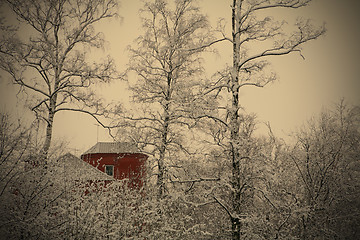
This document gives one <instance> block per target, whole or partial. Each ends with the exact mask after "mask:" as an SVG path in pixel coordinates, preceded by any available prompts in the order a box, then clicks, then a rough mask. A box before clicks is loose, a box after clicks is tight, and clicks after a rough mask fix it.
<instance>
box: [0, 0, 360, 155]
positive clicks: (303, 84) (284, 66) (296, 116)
mask: <svg viewBox="0 0 360 240" xmlns="http://www.w3.org/2000/svg"><path fill="white" fill-rule="evenodd" d="M230 2H231V1H225V0H224V1H218V0H203V1H200V3H201V7H202V10H203V12H204V13H205V14H207V15H208V16H209V18H210V21H211V23H212V24H214V26H215V24H216V21H217V19H219V18H225V19H226V21H227V24H228V25H230V23H231V19H230V17H231V8H230ZM140 6H141V1H140V0H122V1H121V7H120V8H119V14H120V16H121V17H122V18H123V19H122V21H120V19H117V20H116V19H114V20H112V21H110V22H107V23H106V24H104V25H102V26H101V31H102V32H104V34H105V38H106V40H107V41H108V43H107V44H106V50H107V51H108V52H109V53H110V54H111V56H112V57H113V58H114V59H115V61H116V65H117V67H118V69H119V70H124V69H125V68H126V64H127V61H128V52H127V51H126V48H127V46H128V45H129V44H132V41H133V40H134V39H135V38H136V37H137V36H138V35H139V33H141V30H140V19H139V14H138V9H139V7H140ZM359 11H360V1H353V0H343V1H338V0H314V1H313V3H312V4H311V5H310V6H309V7H307V8H304V9H301V10H296V11H294V10H290V11H287V12H286V11H279V12H276V15H277V17H278V18H280V15H281V16H282V15H284V17H285V18H287V19H289V20H291V19H293V17H296V16H304V17H306V18H312V19H314V21H315V23H317V24H319V25H321V24H322V23H323V22H326V28H327V33H326V35H325V36H323V37H321V38H320V39H318V40H316V41H313V42H310V43H308V44H306V45H305V46H304V47H303V55H304V57H305V60H303V59H302V58H301V57H300V56H299V55H298V54H292V55H289V56H286V57H280V58H274V59H271V60H272V62H273V69H274V71H275V72H276V73H277V75H278V76H279V80H278V81H277V82H275V83H273V84H271V85H268V86H267V87H266V88H262V89H254V88H246V89H245V90H243V91H242V96H241V101H242V103H243V105H244V106H245V107H246V110H247V112H255V113H256V114H257V115H258V120H259V121H260V122H261V121H269V122H270V123H271V125H272V128H273V131H274V132H275V134H277V135H279V136H286V135H287V134H289V133H290V132H291V131H292V130H295V129H296V128H297V127H300V125H301V124H302V123H304V122H305V121H306V119H308V118H309V117H311V116H312V115H314V114H316V113H318V112H319V111H320V110H321V109H322V107H324V106H330V105H331V104H333V103H336V102H338V101H339V100H340V98H341V97H345V98H346V99H347V100H348V101H350V102H352V103H356V104H360V79H359V77H358V74H359V72H360V64H359V60H358V57H359V55H360V46H359V43H360V28H359V26H358V24H359V23H360V15H359V14H358V13H359ZM226 48H227V49H228V51H226V50H223V49H226ZM220 50H221V51H220V52H219V54H218V55H216V56H215V55H214V56H212V57H209V58H208V59H205V62H206V64H207V67H208V68H209V69H211V70H214V69H217V70H220V67H221V66H224V64H225V63H228V64H230V63H231V54H230V51H229V50H231V46H229V45H227V46H220ZM209 74H211V73H209ZM0 81H4V79H3V78H0ZM3 83H4V82H3ZM3 83H2V84H1V85H0V87H1V88H2V89H1V88H0V100H1V101H8V102H9V101H15V98H14V97H13V96H14V94H16V92H14V91H13V90H14V89H13V88H11V87H9V86H8V87H7V89H6V90H5V88H4V87H3ZM99 94H102V95H106V96H108V99H109V100H112V101H124V102H126V101H127V100H128V99H127V96H128V93H127V92H126V89H125V85H124V84H123V83H113V84H112V85H110V86H107V87H101V88H99ZM4 99H6V100H4ZM14 111H15V112H16V109H14ZM98 131H99V134H98V140H99V141H108V140H111V139H110V138H109V137H108V136H107V131H105V130H103V129H101V127H99V128H98ZM54 140H55V141H57V140H65V141H68V142H69V147H70V148H69V151H72V152H74V153H76V154H81V153H82V152H84V151H85V150H87V149H88V148H90V147H91V146H92V145H94V144H95V143H96V141H97V126H96V125H95V121H94V120H92V119H91V117H89V116H86V115H83V114H79V113H65V112H60V113H59V114H58V115H57V116H56V117H55V123H54Z"/></svg>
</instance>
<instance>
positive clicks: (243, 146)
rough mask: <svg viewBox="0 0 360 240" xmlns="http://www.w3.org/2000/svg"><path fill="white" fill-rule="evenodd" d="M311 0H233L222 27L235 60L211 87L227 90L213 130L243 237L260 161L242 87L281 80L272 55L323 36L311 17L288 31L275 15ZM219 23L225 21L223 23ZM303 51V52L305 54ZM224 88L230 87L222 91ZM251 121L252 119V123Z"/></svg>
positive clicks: (228, 205)
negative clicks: (254, 169)
mask: <svg viewBox="0 0 360 240" xmlns="http://www.w3.org/2000/svg"><path fill="white" fill-rule="evenodd" d="M309 3H310V0H233V1H232V4H231V14H230V16H231V34H227V33H226V32H225V31H224V30H222V29H219V31H220V33H221V34H222V39H223V41H227V42H229V43H230V45H231V48H232V62H231V64H229V65H230V66H229V67H228V68H227V69H225V70H223V71H219V72H218V73H217V75H218V76H219V77H218V78H216V80H215V81H214V83H213V84H211V85H209V86H208V87H207V93H208V94H214V95H219V92H220V95H221V94H222V95H223V96H225V97H224V99H225V100H227V101H226V102H225V103H224V105H222V106H220V107H219V109H224V110H221V111H219V114H218V116H211V118H212V119H216V121H215V122H216V123H217V124H218V128H217V129H218V131H213V132H212V133H218V134H213V136H214V137H215V138H214V140H215V141H216V142H217V144H218V145H221V146H222V148H224V149H225V150H223V152H224V153H225V154H226V156H225V158H226V159H227V161H228V162H229V164H230V166H231V179H230V180H229V181H230V185H231V188H230V191H231V198H230V199H231V200H230V201H226V199H223V200H222V199H217V201H218V203H219V204H220V205H221V206H222V207H223V208H224V209H225V210H226V212H227V214H228V216H229V220H230V222H231V229H232V230H231V231H232V239H234V240H235V239H236V240H238V239H241V235H242V234H244V226H245V225H244V223H245V221H246V218H247V216H248V213H246V210H247V206H246V204H247V203H248V202H249V201H248V200H247V199H251V196H253V193H251V192H250V191H252V189H253V188H252V179H254V176H253V172H252V170H251V169H252V166H251V165H252V164H253V163H254V161H255V156H256V154H255V153H254V151H253V150H256V144H254V143H253V141H252V140H251V139H252V137H251V133H252V131H253V126H252V125H251V124H253V123H252V121H250V122H249V121H247V119H248V116H247V115H246V114H245V113H244V111H243V108H242V104H241V101H240V91H241V90H243V89H244V87H247V86H253V87H264V86H265V85H267V84H268V83H271V82H273V81H275V80H276V75H275V73H274V72H273V71H272V70H271V68H270V67H269V65H270V62H269V60H270V59H269V57H272V56H284V55H287V54H291V53H299V54H300V55H301V46H302V45H303V44H304V43H306V42H309V41H311V40H314V39H316V38H318V37H319V36H321V35H322V34H323V33H324V31H325V29H324V27H320V28H316V27H314V26H312V24H311V21H310V20H303V19H298V20H297V22H296V25H295V30H294V31H293V32H291V33H289V32H288V31H287V30H286V29H285V27H284V25H285V23H284V22H279V21H276V20H275V19H274V18H273V17H270V16H269V15H270V14H271V11H272V10H276V9H280V8H284V9H286V8H288V9H297V8H301V7H305V6H306V5H308V4H309ZM219 26H222V25H221V24H220V25H219ZM301 56H302V55H301ZM222 90H225V91H222ZM249 124H250V125H249Z"/></svg>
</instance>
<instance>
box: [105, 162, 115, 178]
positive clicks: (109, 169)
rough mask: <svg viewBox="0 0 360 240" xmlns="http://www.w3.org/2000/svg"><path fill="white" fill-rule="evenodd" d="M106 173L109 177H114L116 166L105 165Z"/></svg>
mask: <svg viewBox="0 0 360 240" xmlns="http://www.w3.org/2000/svg"><path fill="white" fill-rule="evenodd" d="M105 173H106V174H107V175H109V176H114V166H113V165H105Z"/></svg>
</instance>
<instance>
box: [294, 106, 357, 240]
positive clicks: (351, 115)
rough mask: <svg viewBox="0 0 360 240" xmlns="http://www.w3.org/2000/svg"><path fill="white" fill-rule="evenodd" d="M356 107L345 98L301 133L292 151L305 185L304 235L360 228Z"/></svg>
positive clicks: (336, 234)
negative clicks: (345, 100) (352, 106)
mask: <svg viewBox="0 0 360 240" xmlns="http://www.w3.org/2000/svg"><path fill="white" fill-rule="evenodd" d="M355 110H356V108H348V107H346V106H345V105H344V103H343V102H341V103H340V104H339V105H338V107H337V109H336V110H335V111H333V112H330V111H324V112H322V113H321V115H320V116H319V117H318V118H313V119H311V121H309V122H308V124H307V125H306V126H305V127H304V128H303V129H302V130H301V131H299V132H298V133H297V135H296V138H297V145H296V146H295V148H294V150H293V151H292V152H291V154H290V157H291V161H292V163H293V166H294V168H295V169H296V172H297V176H298V185H299V186H301V188H302V189H300V191H301V192H302V198H301V200H302V201H301V207H302V208H303V209H305V210H304V211H302V214H301V215H300V216H299V218H298V223H299V230H300V233H299V235H300V237H301V238H302V239H313V238H317V237H323V238H325V239H333V238H353V237H355V236H356V234H358V230H356V229H358V224H357V222H358V218H359V215H358V214H357V213H358V211H359V208H358V200H357V199H358V196H359V192H358V191H357V190H355V189H356V188H358V185H359V184H358V181H357V179H358V178H359V174H358V171H359V164H358V156H359V113H358V112H356V111H355ZM349 209H351V210H350V212H349ZM354 213H355V214H354ZM343 222H346V227H344V225H343ZM345 228H346V229H347V230H345V231H344V230H343V229H345Z"/></svg>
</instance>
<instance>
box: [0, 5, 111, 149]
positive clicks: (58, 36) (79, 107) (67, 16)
mask: <svg viewBox="0 0 360 240" xmlns="http://www.w3.org/2000/svg"><path fill="white" fill-rule="evenodd" d="M116 7H117V2H116V1H115V0H95V1H93V0H61V1H57V0H46V1H40V0H39V1H38V0H35V1H18V0H8V1H5V3H4V5H3V9H2V10H3V11H7V14H6V15H4V16H8V18H5V19H3V21H2V24H3V27H2V28H1V30H2V31H3V33H6V34H4V35H3V37H2V39H1V44H0V68H1V69H2V70H3V71H5V72H6V73H7V74H8V75H9V76H10V78H11V79H12V82H13V83H14V84H17V85H18V86H19V87H20V90H21V91H24V92H26V93H27V94H28V96H29V97H28V98H27V99H26V101H27V103H28V105H29V106H30V108H31V110H32V111H33V112H35V114H36V116H37V117H38V118H40V119H41V120H44V121H45V123H46V137H45V142H44V145H43V148H42V153H43V154H44V156H46V155H47V154H48V151H49V147H50V144H51V138H52V130H53V123H54V117H55V115H56V113H58V112H61V111H78V112H84V113H87V114H90V115H91V116H93V117H94V118H95V119H96V120H97V121H98V116H99V115H101V114H103V113H104V109H103V108H102V107H101V104H99V102H98V101H94V99H95V98H96V97H95V95H94V93H93V92H91V91H90V88H89V87H90V86H91V85H92V84H95V83H98V82H108V81H109V80H110V79H111V78H112V76H113V75H114V66H113V62H112V60H111V59H110V58H109V57H108V58H107V59H105V60H103V61H99V62H97V63H96V62H94V63H90V61H89V57H88V55H89V54H88V53H89V49H101V48H102V47H103V43H104V39H103V35H102V34H101V33H99V32H96V31H95V25H96V24H97V23H98V22H101V21H103V20H105V19H107V18H111V17H114V16H116V12H115V10H116ZM14 18H16V21H14ZM6 20H7V21H6Z"/></svg>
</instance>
